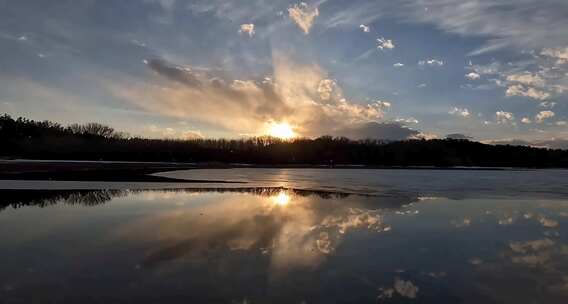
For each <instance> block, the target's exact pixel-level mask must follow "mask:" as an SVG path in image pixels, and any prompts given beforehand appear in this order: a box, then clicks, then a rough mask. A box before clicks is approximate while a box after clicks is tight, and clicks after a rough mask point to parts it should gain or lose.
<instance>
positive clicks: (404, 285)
mask: <svg viewBox="0 0 568 304" xmlns="http://www.w3.org/2000/svg"><path fill="white" fill-rule="evenodd" d="M419 290H420V288H418V286H416V285H414V283H412V282H411V281H405V280H402V279H400V278H395V280H394V285H393V286H392V287H389V288H379V291H380V294H379V296H378V298H379V299H390V298H392V297H393V296H394V295H395V293H398V294H399V295H400V296H402V297H405V298H409V299H415V298H416V296H417V295H418V291H419Z"/></svg>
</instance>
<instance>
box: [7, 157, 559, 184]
mask: <svg viewBox="0 0 568 304" xmlns="http://www.w3.org/2000/svg"><path fill="white" fill-rule="evenodd" d="M244 168H256V169H272V168H273V169H377V170H459V171H464V170H467V171H504V170H509V171H510V170H513V171H517V170H518V171H525V170H532V169H538V168H504V167H435V166H408V167H403V166H364V165H336V166H324V165H309V164H303V165H302V164H296V165H258V164H222V163H173V162H124V161H118V162H114V161H75V160H24V159H18V160H0V180H52V181H107V182H158V183H172V182H174V183H238V182H233V181H224V180H187V179H176V178H168V177H162V176H156V175H153V174H155V173H161V172H170V171H179V170H194V169H244ZM546 169H554V168H546ZM558 169H562V168H558Z"/></svg>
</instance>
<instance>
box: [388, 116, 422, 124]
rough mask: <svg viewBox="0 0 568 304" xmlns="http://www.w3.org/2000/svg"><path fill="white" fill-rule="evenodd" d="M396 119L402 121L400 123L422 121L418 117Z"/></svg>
mask: <svg viewBox="0 0 568 304" xmlns="http://www.w3.org/2000/svg"><path fill="white" fill-rule="evenodd" d="M394 121H396V122H400V123H404V124H417V123H420V121H418V119H416V118H414V117H408V118H401V117H397V118H396V119H395V120H394Z"/></svg>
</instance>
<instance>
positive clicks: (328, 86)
mask: <svg viewBox="0 0 568 304" xmlns="http://www.w3.org/2000/svg"><path fill="white" fill-rule="evenodd" d="M334 90H337V83H336V82H335V80H332V79H322V80H321V81H320V82H319V84H318V88H317V92H318V93H319V96H320V98H321V100H323V101H328V100H330V99H331V98H332V94H333V92H334Z"/></svg>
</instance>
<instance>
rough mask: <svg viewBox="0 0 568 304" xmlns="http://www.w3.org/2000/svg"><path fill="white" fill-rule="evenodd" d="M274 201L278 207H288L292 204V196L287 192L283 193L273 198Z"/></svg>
mask: <svg viewBox="0 0 568 304" xmlns="http://www.w3.org/2000/svg"><path fill="white" fill-rule="evenodd" d="M272 201H273V202H274V204H276V205H278V206H286V205H288V203H290V196H289V195H288V194H286V192H284V191H281V192H280V193H278V195H276V196H273V197H272Z"/></svg>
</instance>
